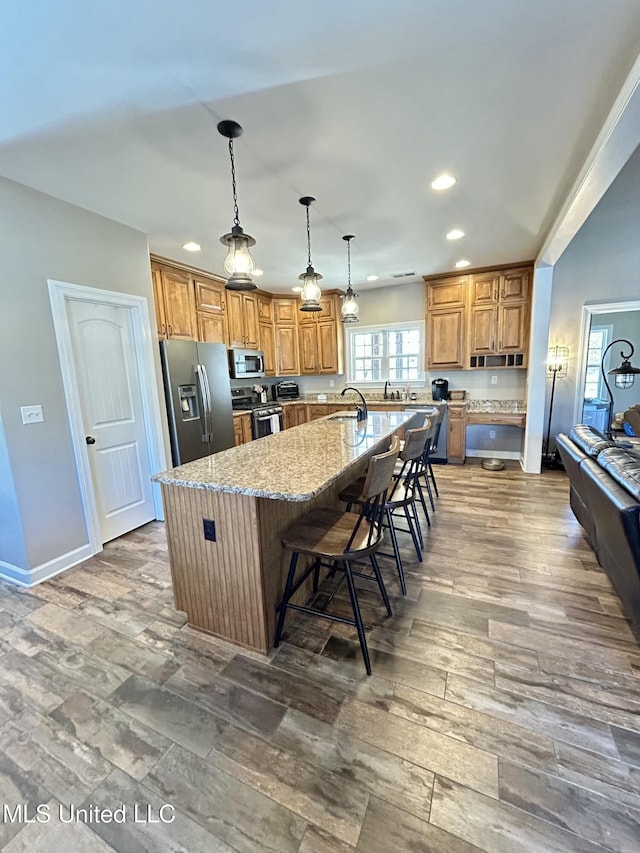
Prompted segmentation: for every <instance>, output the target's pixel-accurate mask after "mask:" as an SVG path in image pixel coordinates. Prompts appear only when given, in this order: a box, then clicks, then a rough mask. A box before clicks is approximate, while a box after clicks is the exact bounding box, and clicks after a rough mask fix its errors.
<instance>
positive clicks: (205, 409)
mask: <svg viewBox="0 0 640 853" xmlns="http://www.w3.org/2000/svg"><path fill="white" fill-rule="evenodd" d="M203 370H204V368H203V366H202V365H201V364H196V377H197V379H198V385H199V386H200V396H201V398H202V417H203V421H204V423H203V433H202V441H203V442H204V443H206V442H208V441H209V412H210V410H211V406H210V404H209V388H208V386H207V383H206V381H205V376H204V374H203Z"/></svg>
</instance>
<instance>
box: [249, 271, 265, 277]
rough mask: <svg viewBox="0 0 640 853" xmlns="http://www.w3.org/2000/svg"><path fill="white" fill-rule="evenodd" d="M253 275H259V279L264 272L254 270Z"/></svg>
mask: <svg viewBox="0 0 640 853" xmlns="http://www.w3.org/2000/svg"><path fill="white" fill-rule="evenodd" d="M251 275H257V276H258V278H259V277H260V276H261V275H264V270H254V271H253V272H252V273H251Z"/></svg>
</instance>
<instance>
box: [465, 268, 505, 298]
mask: <svg viewBox="0 0 640 853" xmlns="http://www.w3.org/2000/svg"><path fill="white" fill-rule="evenodd" d="M499 292H500V275H499V274H498V273H492V272H488V273H480V274H478V275H472V276H471V282H470V302H471V304H472V305H487V304H489V303H494V302H497V301H498V293H499Z"/></svg>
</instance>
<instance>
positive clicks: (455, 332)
mask: <svg viewBox="0 0 640 853" xmlns="http://www.w3.org/2000/svg"><path fill="white" fill-rule="evenodd" d="M464 321H465V311H464V308H457V309H454V310H451V311H430V312H429V313H428V314H427V367H429V368H445V367H464V366H465V365H464V358H465V328H464Z"/></svg>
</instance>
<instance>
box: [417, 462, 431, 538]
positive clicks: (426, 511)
mask: <svg viewBox="0 0 640 853" xmlns="http://www.w3.org/2000/svg"><path fill="white" fill-rule="evenodd" d="M420 476H422V475H420ZM416 486H417V489H418V495H419V496H420V503H421V504H422V510H423V512H424V517H425V518H426V520H427V527H431V518H430V517H429V510H428V509H427V502H426V501H425V499H424V489H423V488H422V485H421V484H420V480H419V478H418V477H416Z"/></svg>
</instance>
